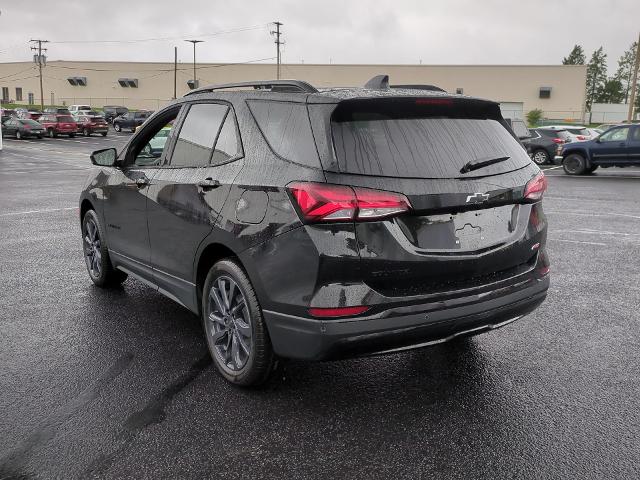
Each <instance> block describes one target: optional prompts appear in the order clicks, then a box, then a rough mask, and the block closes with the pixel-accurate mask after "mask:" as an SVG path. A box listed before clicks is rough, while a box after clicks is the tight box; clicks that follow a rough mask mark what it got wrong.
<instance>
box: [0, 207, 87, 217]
mask: <svg viewBox="0 0 640 480" xmlns="http://www.w3.org/2000/svg"><path fill="white" fill-rule="evenodd" d="M77 208H78V207H65V208H46V209H43V210H27V211H24V212H9V213H0V217H13V216H18V215H32V214H34V213H49V212H63V211H66V210H77Z"/></svg>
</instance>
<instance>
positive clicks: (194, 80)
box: [185, 40, 204, 88]
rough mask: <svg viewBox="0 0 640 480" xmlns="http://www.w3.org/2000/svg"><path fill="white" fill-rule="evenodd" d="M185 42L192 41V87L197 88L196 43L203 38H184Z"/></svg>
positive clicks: (200, 41)
mask: <svg viewBox="0 0 640 480" xmlns="http://www.w3.org/2000/svg"><path fill="white" fill-rule="evenodd" d="M185 42H189V43H193V88H198V79H197V78H196V44H198V43H202V42H204V40H185Z"/></svg>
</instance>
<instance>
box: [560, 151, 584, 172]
mask: <svg viewBox="0 0 640 480" xmlns="http://www.w3.org/2000/svg"><path fill="white" fill-rule="evenodd" d="M562 168H563V169H564V171H565V173H566V174H567V175H582V174H583V173H584V172H585V171H586V169H587V162H586V160H585V159H584V157H583V156H582V155H578V154H577V153H570V154H569V155H567V156H566V157H565V158H564V159H563V160H562Z"/></svg>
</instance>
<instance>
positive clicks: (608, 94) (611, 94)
mask: <svg viewBox="0 0 640 480" xmlns="http://www.w3.org/2000/svg"><path fill="white" fill-rule="evenodd" d="M623 99H624V91H623V88H622V82H621V81H620V80H617V79H616V78H610V79H609V80H607V81H606V82H605V83H604V86H603V87H602V90H600V91H599V92H598V93H597V95H596V98H595V101H596V102H598V103H622V100H623Z"/></svg>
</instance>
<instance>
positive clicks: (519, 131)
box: [511, 120, 531, 138]
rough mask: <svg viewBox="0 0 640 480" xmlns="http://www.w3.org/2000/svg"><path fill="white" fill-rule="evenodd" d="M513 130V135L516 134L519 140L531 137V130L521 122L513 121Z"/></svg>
mask: <svg viewBox="0 0 640 480" xmlns="http://www.w3.org/2000/svg"><path fill="white" fill-rule="evenodd" d="M511 128H512V129H513V133H515V134H516V136H517V137H518V138H524V137H530V136H531V134H530V133H529V129H528V128H527V126H526V125H525V124H524V122H523V121H521V120H513V121H512V122H511Z"/></svg>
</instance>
